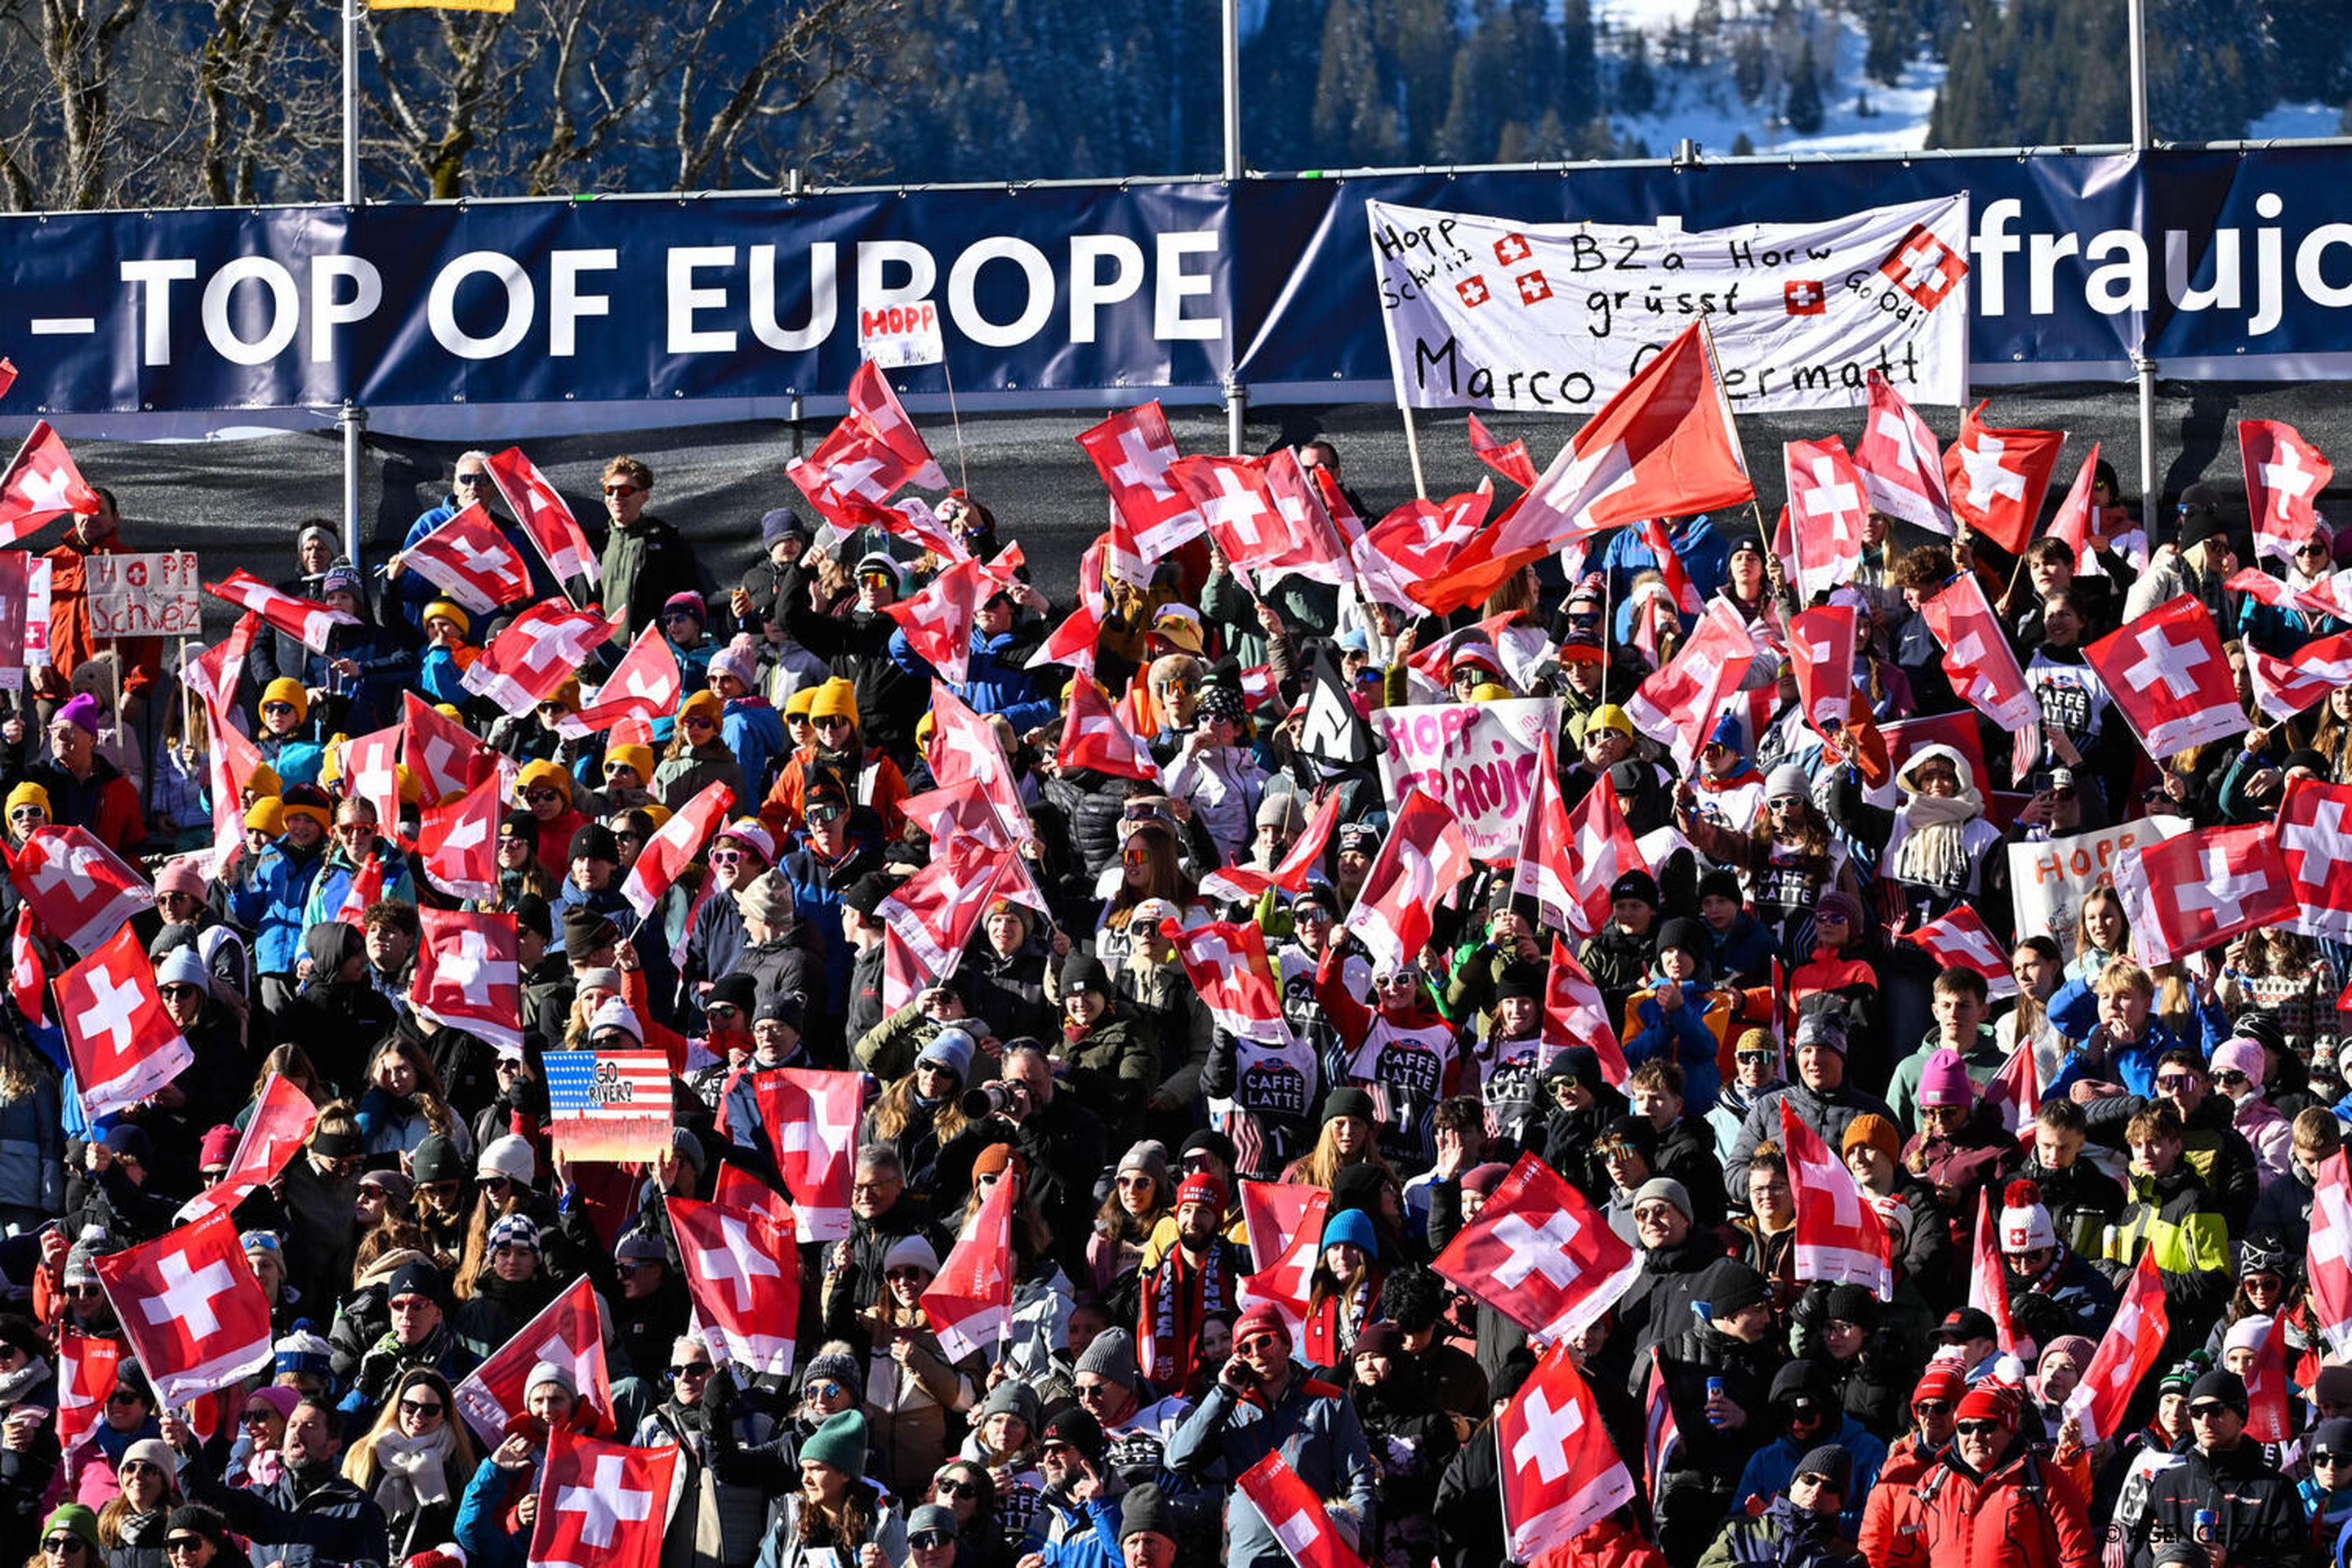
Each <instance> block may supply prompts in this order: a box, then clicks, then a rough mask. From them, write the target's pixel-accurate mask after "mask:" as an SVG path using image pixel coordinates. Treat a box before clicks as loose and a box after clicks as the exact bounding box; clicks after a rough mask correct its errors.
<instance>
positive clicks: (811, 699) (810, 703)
mask: <svg viewBox="0 0 2352 1568" xmlns="http://www.w3.org/2000/svg"><path fill="white" fill-rule="evenodd" d="M815 706H816V688H815V687H814V686H803V687H802V688H801V689H799V690H797V691H795V692H793V694H792V695H791V696H790V697H788V698H786V699H784V717H785V718H787V719H805V718H807V717H808V716H809V710H810V709H812V708H814V707H815Z"/></svg>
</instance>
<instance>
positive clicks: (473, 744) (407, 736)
mask: <svg viewBox="0 0 2352 1568" xmlns="http://www.w3.org/2000/svg"><path fill="white" fill-rule="evenodd" d="M400 697H401V721H400V727H401V730H402V731H403V734H402V739H401V742H400V760H401V761H402V762H404V763H407V764H408V771H409V772H410V773H415V775H416V785H417V792H418V794H419V795H421V796H422V797H423V798H424V799H425V802H426V803H427V804H430V803H432V802H434V801H439V800H446V799H447V798H449V797H450V796H451V795H462V794H464V793H465V792H466V791H467V789H469V788H471V787H472V786H474V785H476V784H480V783H481V782H482V781H483V780H484V779H487V778H490V777H492V776H494V775H495V774H496V773H498V762H497V759H496V757H495V756H494V755H493V754H492V753H490V752H488V750H486V749H485V748H484V747H483V745H482V742H481V739H480V737H479V736H478V735H476V734H475V733H474V732H473V731H470V730H468V729H467V728H466V727H465V726H464V725H463V724H460V723H458V722H457V721H456V720H455V719H452V718H450V717H449V716H448V715H447V714H446V713H444V712H442V711H441V710H439V709H437V708H435V707H434V706H433V705H432V704H431V703H429V702H427V701H425V700H424V699H423V698H422V697H419V696H418V695H417V694H416V693H415V692H414V691H404V692H402V693H401V694H400ZM483 896H484V897H488V895H487V894H485V895H483Z"/></svg>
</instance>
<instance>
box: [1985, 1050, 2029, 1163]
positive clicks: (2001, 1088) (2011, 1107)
mask: <svg viewBox="0 0 2352 1568" xmlns="http://www.w3.org/2000/svg"><path fill="white" fill-rule="evenodd" d="M1984 1102H1985V1104H1986V1105H1987V1106H1989V1107H1990V1109H1991V1110H1992V1113H1993V1118H1994V1120H1995V1121H1999V1122H2000V1124H2001V1125H2002V1126H2003V1127H2006V1128H2008V1129H2009V1131H2010V1133H2011V1136H2012V1137H2014V1138H2015V1139H2016V1140H2017V1141H2018V1142H2020V1143H2031V1142H2033V1119H2034V1117H2035V1116H2037V1115H2038V1114H2040V1112H2041V1110H2042V1068H2040V1067H2039V1066H2038V1065H2037V1064H2036V1063H2035V1062H2034V1059H2033V1047H2032V1046H2030V1045H2029V1046H2021V1047H2017V1048H2015V1049H2013V1050H2011V1052H2010V1053H2009V1059H2008V1060H2007V1061H2005V1062H2003V1063H2001V1064H2000V1068H1999V1069H1998V1070H1997V1071H1995V1072H1994V1074H1993V1075H1992V1077H1991V1079H1990V1080H1988V1081H1987V1082H1986V1084H1985V1086H1984Z"/></svg>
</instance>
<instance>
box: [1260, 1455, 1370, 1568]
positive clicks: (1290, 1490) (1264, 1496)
mask: <svg viewBox="0 0 2352 1568" xmlns="http://www.w3.org/2000/svg"><path fill="white" fill-rule="evenodd" d="M1234 1490H1235V1491H1237V1492H1239V1493H1240V1494H1241V1496H1240V1497H1239V1498H1238V1499H1236V1501H1241V1502H1245V1503H1246V1504H1247V1505H1248V1506H1249V1507H1251V1508H1254V1509H1255V1510H1257V1513H1258V1517H1259V1518H1260V1519H1262V1520H1264V1521H1265V1527H1266V1529H1267V1530H1268V1531H1271V1532H1272V1533H1273V1535H1274V1538H1275V1539H1276V1541H1278V1542H1282V1550H1283V1551H1284V1552H1287V1553H1288V1554H1289V1557H1290V1561H1291V1562H1292V1563H1294V1564H1295V1565H1296V1568H1364V1560H1363V1559H1362V1558H1360V1557H1359V1556H1357V1555H1356V1553H1355V1552H1353V1551H1352V1550H1350V1549H1349V1545H1348V1543H1347V1542H1344V1541H1342V1540H1340V1539H1339V1530H1338V1529H1337V1527H1335V1526H1334V1525H1333V1524H1332V1522H1331V1510H1330V1505H1329V1504H1328V1503H1327V1502H1326V1501H1324V1500H1323V1499H1321V1498H1319V1497H1317V1496H1316V1495H1315V1489H1314V1488H1312V1487H1310V1486H1308V1485H1307V1483H1306V1482H1305V1481H1303V1480H1301V1479H1299V1478H1298V1472H1297V1471H1296V1470H1294V1469H1292V1468H1290V1467H1289V1466H1288V1465H1287V1464H1285V1463H1284V1462H1283V1458H1282V1450H1281V1449H1280V1448H1273V1449H1269V1450H1268V1451H1267V1453H1266V1455H1265V1458H1262V1459H1260V1460H1258V1462H1257V1463H1256V1464H1255V1465H1252V1466H1251V1467H1250V1468H1248V1469H1246V1470H1244V1471H1243V1472H1242V1473H1241V1474H1240V1475H1238V1476H1236V1477H1234Z"/></svg>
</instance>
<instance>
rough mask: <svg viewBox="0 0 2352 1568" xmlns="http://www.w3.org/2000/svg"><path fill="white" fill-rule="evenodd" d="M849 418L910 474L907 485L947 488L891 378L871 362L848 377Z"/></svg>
mask: <svg viewBox="0 0 2352 1568" xmlns="http://www.w3.org/2000/svg"><path fill="white" fill-rule="evenodd" d="M849 416H850V418H851V420H852V421H854V422H855V423H856V426H857V427H858V428H859V429H860V430H862V431H864V432H865V434H866V436H867V437H869V438H870V439H872V440H874V441H877V442H878V443H880V444H881V446H882V447H883V448H884V449H885V450H887V452H889V454H890V455H891V456H892V457H894V458H897V459H898V463H899V466H900V467H901V468H905V469H906V471H907V479H906V482H907V483H908V484H911V485H914V486H917V487H919V489H927V490H943V489H947V488H948V477H947V475H946V474H945V473H944V472H942V471H941V470H940V465H939V459H937V458H933V457H932V456H931V448H930V447H929V445H928V444H927V443H926V442H925V441H924V440H923V437H922V436H921V434H920V433H919V431H917V430H916V428H915V423H914V421H913V420H911V419H909V418H908V417H907V410H906V408H905V407H904V406H903V405H901V404H900V403H899V402H898V393H896V392H894V391H893V390H891V387H890V378H889V377H888V376H887V375H886V374H883V371H882V367H881V366H880V365H877V364H876V363H874V362H873V361H872V360H866V361H865V362H863V363H860V364H859V365H858V367H857V372H856V374H854V375H852V376H851V377H850V378H849Z"/></svg>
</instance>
